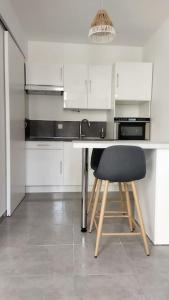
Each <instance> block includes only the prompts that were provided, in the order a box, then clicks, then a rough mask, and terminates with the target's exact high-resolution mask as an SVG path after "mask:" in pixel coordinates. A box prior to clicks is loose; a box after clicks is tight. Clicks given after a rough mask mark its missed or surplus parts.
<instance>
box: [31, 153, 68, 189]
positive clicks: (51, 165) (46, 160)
mask: <svg viewBox="0 0 169 300" xmlns="http://www.w3.org/2000/svg"><path fill="white" fill-rule="evenodd" d="M62 184H63V150H50V149H49V150H48V149H44V150H43V149H27V150H26V185H27V186H51V185H53V186H56V185H62Z"/></svg>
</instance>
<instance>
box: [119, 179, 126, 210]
mask: <svg viewBox="0 0 169 300" xmlns="http://www.w3.org/2000/svg"><path fill="white" fill-rule="evenodd" d="M119 191H120V200H121V210H122V211H125V209H126V208H125V202H124V197H123V188H122V182H119Z"/></svg>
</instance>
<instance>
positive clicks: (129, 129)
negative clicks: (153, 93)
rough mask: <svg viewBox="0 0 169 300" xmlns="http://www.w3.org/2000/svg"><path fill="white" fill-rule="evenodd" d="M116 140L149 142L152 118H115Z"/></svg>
mask: <svg viewBox="0 0 169 300" xmlns="http://www.w3.org/2000/svg"><path fill="white" fill-rule="evenodd" d="M114 129H115V130H114V136H115V139H116V140H149V139H150V118H115V119H114Z"/></svg>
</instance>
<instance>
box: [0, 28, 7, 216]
mask: <svg viewBox="0 0 169 300" xmlns="http://www.w3.org/2000/svg"><path fill="white" fill-rule="evenodd" d="M4 73H5V65H4V29H3V28H2V26H1V25H0V74H1V76H0V141H1V150H0V217H1V216H2V215H3V214H4V213H5V211H6V153H5V152H6V147H5V76H4V75H3V74H4Z"/></svg>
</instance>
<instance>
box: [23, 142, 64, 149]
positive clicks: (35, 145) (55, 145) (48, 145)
mask: <svg viewBox="0 0 169 300" xmlns="http://www.w3.org/2000/svg"><path fill="white" fill-rule="evenodd" d="M26 149H58V150H62V149H63V142H55V141H49V142H47V141H33V142H29V141H28V142H26Z"/></svg>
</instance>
